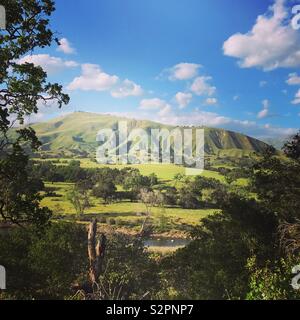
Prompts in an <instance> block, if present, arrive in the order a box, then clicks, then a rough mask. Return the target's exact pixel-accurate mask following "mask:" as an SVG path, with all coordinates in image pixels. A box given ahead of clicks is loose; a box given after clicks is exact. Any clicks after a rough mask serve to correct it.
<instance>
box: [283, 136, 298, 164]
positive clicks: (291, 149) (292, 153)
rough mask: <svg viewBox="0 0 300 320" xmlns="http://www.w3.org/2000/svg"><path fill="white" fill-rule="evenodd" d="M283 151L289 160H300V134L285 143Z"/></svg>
mask: <svg viewBox="0 0 300 320" xmlns="http://www.w3.org/2000/svg"><path fill="white" fill-rule="evenodd" d="M283 151H284V153H285V154H286V155H287V156H288V157H289V158H292V159H295V160H300V132H299V133H297V134H296V135H295V136H294V137H292V138H291V139H290V140H289V141H288V142H286V143H285V145H284V147H283Z"/></svg>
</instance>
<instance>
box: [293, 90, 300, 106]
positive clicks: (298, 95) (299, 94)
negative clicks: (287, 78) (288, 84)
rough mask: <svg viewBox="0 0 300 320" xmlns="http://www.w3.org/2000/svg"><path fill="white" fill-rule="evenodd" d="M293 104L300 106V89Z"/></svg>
mask: <svg viewBox="0 0 300 320" xmlns="http://www.w3.org/2000/svg"><path fill="white" fill-rule="evenodd" d="M292 104H300V89H299V90H298V92H297V93H296V94H295V98H294V100H293V101H292Z"/></svg>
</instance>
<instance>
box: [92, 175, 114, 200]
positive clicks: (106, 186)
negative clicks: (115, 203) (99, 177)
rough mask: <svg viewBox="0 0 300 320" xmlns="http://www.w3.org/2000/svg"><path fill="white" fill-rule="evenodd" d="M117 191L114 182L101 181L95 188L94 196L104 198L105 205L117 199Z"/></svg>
mask: <svg viewBox="0 0 300 320" xmlns="http://www.w3.org/2000/svg"><path fill="white" fill-rule="evenodd" d="M116 190H117V188H116V186H115V184H114V183H113V182H112V181H110V180H108V181H99V182H97V184H96V185H95V186H94V188H93V195H94V196H95V197H99V198H103V200H104V202H105V203H109V202H110V201H112V199H113V198H114V197H115V195H116Z"/></svg>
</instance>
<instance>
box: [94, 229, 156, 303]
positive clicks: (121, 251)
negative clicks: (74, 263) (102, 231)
mask: <svg viewBox="0 0 300 320" xmlns="http://www.w3.org/2000/svg"><path fill="white" fill-rule="evenodd" d="M106 252H107V255H106V258H105V274H104V275H102V276H100V287H101V289H102V290H104V291H105V292H106V295H107V298H108V299H142V298H143V297H144V296H145V298H146V299H153V298H155V297H156V294H157V292H158V291H159V289H160V278H159V269H158V266H157V264H156V262H155V261H154V260H153V259H151V256H150V254H149V253H148V252H147V251H146V249H145V248H144V245H143V242H142V241H141V240H138V239H137V240H133V239H132V238H130V237H127V236H124V235H119V234H114V235H113V236H110V237H109V238H108V241H107V250H106Z"/></svg>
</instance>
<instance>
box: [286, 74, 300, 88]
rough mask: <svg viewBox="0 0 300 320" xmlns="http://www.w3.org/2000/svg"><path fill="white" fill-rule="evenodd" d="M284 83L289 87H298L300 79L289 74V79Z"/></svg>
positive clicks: (296, 75) (295, 75)
mask: <svg viewBox="0 0 300 320" xmlns="http://www.w3.org/2000/svg"><path fill="white" fill-rule="evenodd" d="M286 83H287V84H288V85H290V86H297V85H300V77H299V76H298V74H297V73H290V74H289V78H288V79H287V80H286Z"/></svg>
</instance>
